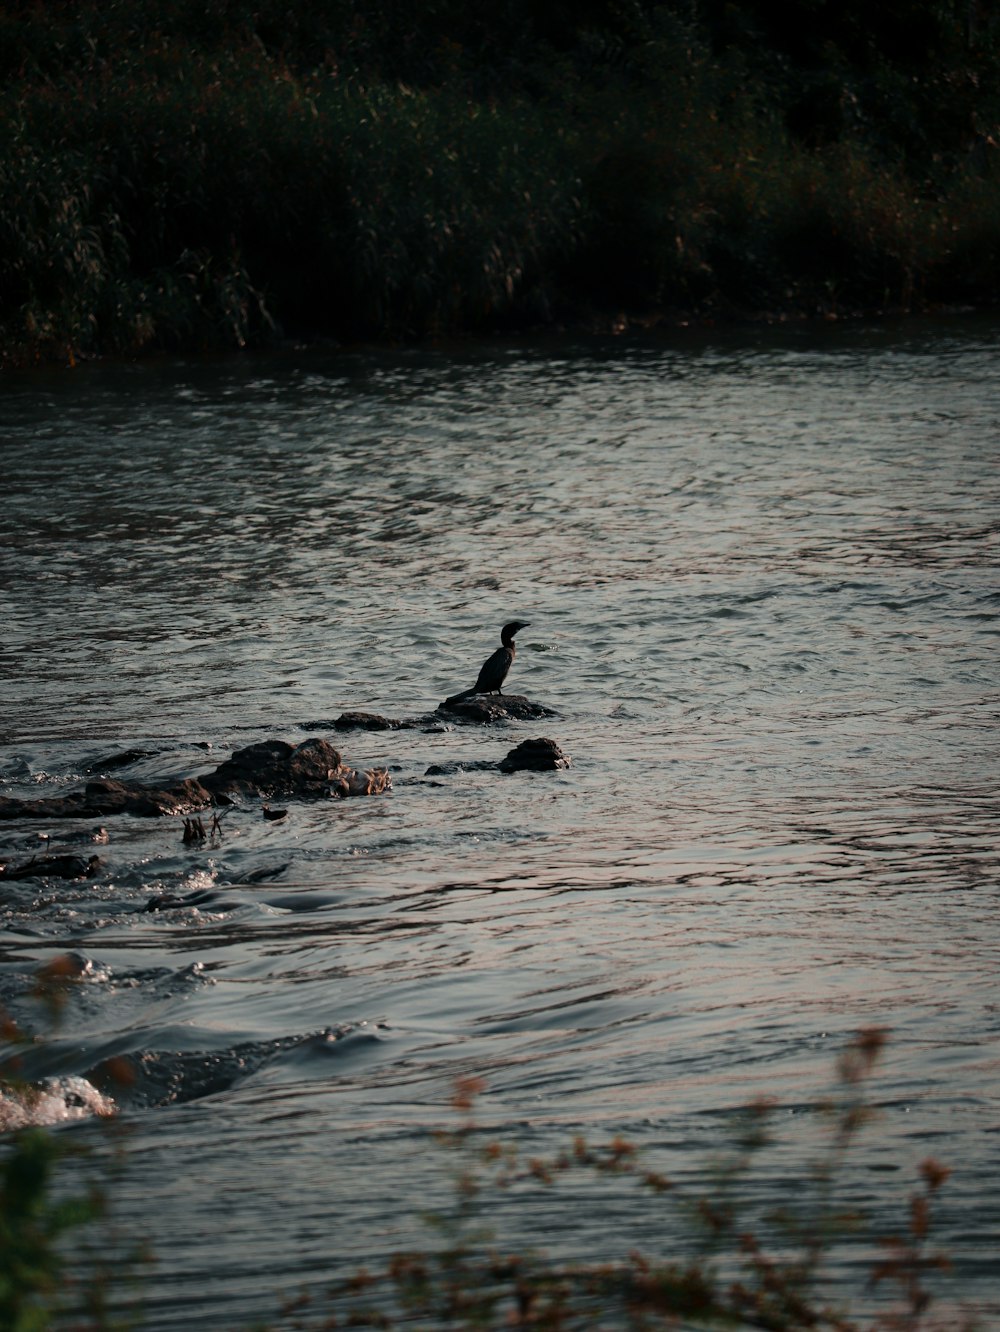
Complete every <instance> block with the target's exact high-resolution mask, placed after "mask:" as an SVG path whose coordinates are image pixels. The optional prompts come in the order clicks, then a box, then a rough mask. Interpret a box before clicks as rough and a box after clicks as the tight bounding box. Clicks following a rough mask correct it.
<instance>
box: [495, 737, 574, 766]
mask: <svg viewBox="0 0 1000 1332" xmlns="http://www.w3.org/2000/svg"><path fill="white" fill-rule="evenodd" d="M569 765H570V760H569V759H568V758H567V757H566V755H565V754H564V753H563V752H562V750H561V749H560V748H559V746H558V745H557V744H556V742H555V741H554V740H548V739H546V738H545V737H544V736H540V737H539V738H538V739H537V740H524V741H522V743H521V744H519V745H518V746H517V748H516V749H512V750H511V751H510V753H509V754H508V755H507V757H506V758H505V759H501V760H500V762H499V764H498V765H497V766H498V767H499V769H500V771H501V772H552V771H554V770H555V769H556V768H568V767H569Z"/></svg>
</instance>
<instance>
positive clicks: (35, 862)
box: [0, 854, 104, 879]
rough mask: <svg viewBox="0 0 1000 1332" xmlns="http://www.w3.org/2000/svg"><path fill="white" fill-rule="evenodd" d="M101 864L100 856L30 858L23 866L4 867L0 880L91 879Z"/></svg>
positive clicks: (0, 873) (0, 872) (102, 862)
mask: <svg viewBox="0 0 1000 1332" xmlns="http://www.w3.org/2000/svg"><path fill="white" fill-rule="evenodd" d="M103 864H104V861H103V860H102V859H101V857H100V856H89V857H85V856H74V855H69V854H67V855H58V856H32V858H31V859H30V860H27V861H25V863H24V864H23V865H4V867H3V868H2V869H0V879H45V878H51V879H92V878H93V877H94V876H95V874H97V873H98V871H99V870H100V868H101V866H102V865H103Z"/></svg>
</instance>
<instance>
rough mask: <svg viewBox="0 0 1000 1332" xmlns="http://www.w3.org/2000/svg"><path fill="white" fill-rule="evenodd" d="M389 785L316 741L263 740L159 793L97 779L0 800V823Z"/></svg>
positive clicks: (181, 809) (177, 811)
mask: <svg viewBox="0 0 1000 1332" xmlns="http://www.w3.org/2000/svg"><path fill="white" fill-rule="evenodd" d="M391 785H392V783H391V782H390V779H389V773H388V771H387V770H386V769H385V768H373V769H371V770H370V771H368V772H358V771H356V770H355V769H354V768H349V767H346V766H345V765H344V763H343V761H342V759H341V755H340V751H339V750H337V749H334V747H333V746H332V745H331V744H330V743H329V741H327V740H322V739H318V738H314V739H311V740H304V741H303V742H302V743H301V744H299V745H291V744H289V743H288V742H287V741H285V740H262V741H260V742H259V743H257V744H254V745H248V746H247V747H246V748H245V749H240V750H237V752H236V753H235V754H232V755H231V756H230V757H229V758H228V759H226V760H225V762H224V763H221V764H220V765H219V766H218V767H217V768H216V769H215V771H214V772H209V773H205V774H203V775H202V776H200V777H186V778H184V780H183V781H179V782H173V783H170V784H164V785H162V786H158V785H153V784H148V783H140V782H123V781H118V780H117V779H116V778H113V777H100V778H97V779H95V780H94V781H91V782H87V784H86V786H84V788H83V790H82V791H72V792H70V793H69V794H68V795H65V796H46V797H42V798H41V799H39V800H18V799H15V798H13V797H11V796H3V797H0V819H24V818H37V819H66V818H83V819H91V818H107V817H108V816H110V815H112V814H136V815H140V816H147V817H149V816H153V817H156V816H162V815H187V814H193V813H196V812H197V811H198V810H203V809H208V808H209V807H210V806H212V805H230V804H234V803H236V802H237V801H239V800H242V799H246V798H249V797H253V796H267V797H271V796H313V797H330V796H335V797H336V796H359V795H377V794H379V792H381V791H386V790H388V789H389V788H390V786H391Z"/></svg>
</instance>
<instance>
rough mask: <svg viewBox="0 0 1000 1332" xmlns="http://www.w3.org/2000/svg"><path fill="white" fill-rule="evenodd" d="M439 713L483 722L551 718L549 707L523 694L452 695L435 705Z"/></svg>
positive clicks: (479, 722) (552, 715)
mask: <svg viewBox="0 0 1000 1332" xmlns="http://www.w3.org/2000/svg"><path fill="white" fill-rule="evenodd" d="M437 711H438V714H439V715H440V714H441V713H446V714H447V715H448V716H449V717H451V718H453V719H454V720H458V721H465V722H476V723H478V724H480V725H483V724H485V723H488V722H497V721H539V720H540V719H541V718H542V717H554V716H555V715H556V714H555V712H553V710H552V709H551V708H546V707H543V706H542V704H541V703H532V702H531V700H530V699H527V698H525V697H524V696H523V695H522V694H453V695H452V697H451V698H446V699H445V701H444V702H443V703H439V704H438V709H437Z"/></svg>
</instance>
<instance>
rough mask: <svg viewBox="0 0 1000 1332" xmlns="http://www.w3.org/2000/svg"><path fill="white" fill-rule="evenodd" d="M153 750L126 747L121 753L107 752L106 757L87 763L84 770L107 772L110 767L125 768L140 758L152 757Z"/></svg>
mask: <svg viewBox="0 0 1000 1332" xmlns="http://www.w3.org/2000/svg"><path fill="white" fill-rule="evenodd" d="M155 752H156V751H155V750H153V749H126V750H124V752H123V753H121V754H109V755H108V756H107V757H106V758H101V759H96V760H95V761H94V762H93V763H89V764H88V765H87V767H86V769H85V771H86V772H108V771H110V770H111V769H112V768H127V767H129V765H130V764H132V763H138V762H139V760H140V759H144V758H152V756H153V754H154V753H155Z"/></svg>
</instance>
